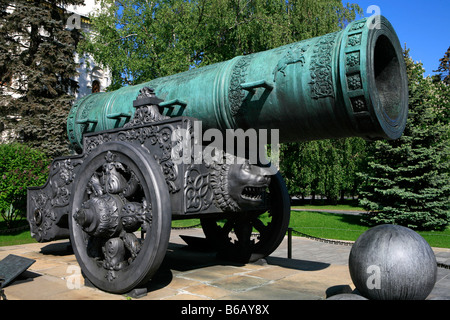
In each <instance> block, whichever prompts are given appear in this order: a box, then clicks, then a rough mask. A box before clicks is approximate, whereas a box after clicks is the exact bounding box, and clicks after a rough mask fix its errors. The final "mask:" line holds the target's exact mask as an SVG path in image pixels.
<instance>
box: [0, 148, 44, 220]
mask: <svg viewBox="0 0 450 320" xmlns="http://www.w3.org/2000/svg"><path fill="white" fill-rule="evenodd" d="M49 164H50V162H49V160H48V158H47V157H46V156H45V155H44V154H43V153H42V152H39V151H37V150H33V149H31V148H29V147H27V146H24V145H21V144H0V175H1V180H0V212H2V213H3V212H6V210H8V209H10V207H11V206H12V207H13V208H15V209H16V210H18V211H19V212H21V213H22V212H25V209H26V205H27V188H28V187H32V186H40V185H43V184H44V183H45V182H46V181H47V177H48V172H49V169H48V168H49Z"/></svg>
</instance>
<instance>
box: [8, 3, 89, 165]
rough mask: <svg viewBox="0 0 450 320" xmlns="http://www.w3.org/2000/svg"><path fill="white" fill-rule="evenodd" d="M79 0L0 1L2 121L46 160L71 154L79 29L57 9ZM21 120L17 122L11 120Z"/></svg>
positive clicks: (64, 13)
mask: <svg viewBox="0 0 450 320" xmlns="http://www.w3.org/2000/svg"><path fill="white" fill-rule="evenodd" d="M82 3H83V1H82V0H59V1H57V0H47V1H44V0H14V1H6V0H1V5H0V11H1V13H0V19H1V20H0V33H1V34H2V37H1V38H0V77H1V79H0V83H1V85H2V86H1V101H0V116H1V117H2V121H3V122H4V123H5V125H6V127H7V128H8V129H12V130H14V132H15V133H16V134H18V135H19V140H20V141H21V142H25V143H26V144H28V145H29V146H31V147H35V148H39V149H40V150H41V151H44V152H46V153H47V154H48V155H49V156H50V157H55V156H59V155H62V154H65V153H68V152H69V149H68V146H67V145H68V143H67V135H66V118H67V115H68V112H69V110H70V105H71V102H72V100H73V99H74V97H73V93H74V92H75V90H76V83H75V82H74V81H73V80H72V78H73V76H74V75H76V72H77V71H76V67H77V65H76V64H75V61H74V53H75V50H76V45H77V43H78V41H79V39H80V31H79V30H78V29H73V30H68V29H67V28H66V27H65V25H66V21H67V18H68V14H67V13H66V12H65V11H64V10H63V9H61V8H63V7H64V6H66V5H69V4H73V5H80V4H82ZM11 118H13V119H16V120H17V119H19V121H11Z"/></svg>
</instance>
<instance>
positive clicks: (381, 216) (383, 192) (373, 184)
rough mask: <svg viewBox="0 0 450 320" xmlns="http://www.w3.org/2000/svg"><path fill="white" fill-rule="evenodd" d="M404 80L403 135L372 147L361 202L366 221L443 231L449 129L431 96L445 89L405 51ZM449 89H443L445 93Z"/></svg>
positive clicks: (448, 191) (449, 190) (449, 217)
mask: <svg viewBox="0 0 450 320" xmlns="http://www.w3.org/2000/svg"><path fill="white" fill-rule="evenodd" d="M404 54H405V61H406V64H407V73H408V79H409V108H410V111H409V117H408V122H407V126H406V129H405V132H404V134H403V136H402V137H401V138H400V139H398V140H395V141H377V142H375V143H373V144H372V145H371V151H369V154H371V156H370V158H369V162H368V168H367V170H366V171H365V172H364V173H363V174H361V176H362V177H363V179H364V181H365V183H364V186H363V188H362V189H361V192H360V204H361V205H362V206H363V207H365V208H366V209H367V210H369V211H370V212H371V213H370V214H369V215H368V217H367V221H368V222H369V223H375V224H381V223H389V224H399V225H404V226H407V227H410V228H413V229H419V230H432V229H444V228H445V227H446V226H447V225H448V224H449V221H450V212H449V206H450V200H449V198H450V177H449V168H450V167H449V152H450V150H449V139H448V138H449V127H448V120H447V121H446V122H445V121H443V120H442V119H443V117H442V115H441V113H442V110H443V109H447V108H449V101H448V100H447V102H446V105H442V104H441V105H437V104H436V102H437V101H438V102H440V103H442V102H443V101H442V100H440V99H437V98H436V96H440V95H442V94H448V93H445V92H443V91H442V89H445V87H442V86H437V85H435V84H433V81H432V79H431V78H429V77H428V78H424V76H423V74H424V71H425V70H424V69H423V67H422V65H421V64H420V63H414V62H413V61H412V60H411V58H410V57H409V53H408V50H405V53H404ZM446 90H448V88H447V89H446Z"/></svg>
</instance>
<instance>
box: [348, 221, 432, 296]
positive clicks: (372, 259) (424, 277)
mask: <svg viewBox="0 0 450 320" xmlns="http://www.w3.org/2000/svg"><path fill="white" fill-rule="evenodd" d="M348 265H349V271H350V276H351V278H352V280H353V283H354V285H355V287H356V289H357V290H358V291H359V292H360V293H361V294H362V295H363V296H365V297H366V298H368V299H372V300H424V299H425V298H426V297H427V296H428V295H429V294H430V292H431V290H433V287H434V284H435V282H436V275H437V264H436V257H435V255H434V252H433V250H432V249H431V247H430V245H429V244H428V243H427V242H426V240H425V239H424V238H422V237H421V236H420V235H419V234H418V233H417V232H415V231H413V230H411V229H409V228H406V227H402V226H398V225H380V226H377V227H374V228H371V229H369V230H367V231H366V232H364V233H363V234H362V235H361V236H360V237H359V238H358V239H357V240H356V242H355V244H354V245H353V247H352V249H351V251H350V256H349V263H348Z"/></svg>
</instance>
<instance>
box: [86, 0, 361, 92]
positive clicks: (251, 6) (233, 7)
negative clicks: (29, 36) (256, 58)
mask: <svg viewBox="0 0 450 320" xmlns="http://www.w3.org/2000/svg"><path fill="white" fill-rule="evenodd" d="M101 4H102V6H101V10H100V11H99V12H97V13H96V14H95V15H94V16H92V17H91V20H92V27H93V30H94V31H95V32H94V33H92V34H90V35H86V40H85V41H83V43H82V44H81V46H80V52H88V53H90V54H92V55H93V57H94V58H95V60H96V61H97V62H100V63H102V64H103V65H104V66H107V67H108V68H109V70H111V72H112V86H111V89H117V88H118V87H121V86H123V85H127V84H138V83H142V82H145V81H149V80H152V79H154V78H158V77H162V76H166V75H170V74H174V73H178V72H182V71H186V70H188V69H190V68H195V67H200V66H204V65H208V64H212V63H216V62H220V61H224V60H228V59H231V58H233V57H235V56H237V55H242V54H249V53H253V52H258V51H263V50H267V49H271V48H274V47H278V46H281V45H284V44H288V43H292V42H295V41H300V40H303V39H307V38H312V37H314V36H318V35H323V34H326V33H329V32H333V31H337V30H338V29H339V28H340V27H342V26H343V25H344V24H345V23H346V22H348V21H352V20H354V19H355V16H356V14H357V13H361V12H362V11H361V9H360V8H359V7H358V6H357V5H346V6H344V5H343V4H342V2H341V1H340V0H321V1H317V0H292V1H279V0H269V1H267V0H252V1H248V0H245V1H244V0H232V1H230V0H214V1H211V0H200V1H184V0H165V1H155V2H148V1H144V0H123V1H114V0H102V1H101Z"/></svg>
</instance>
